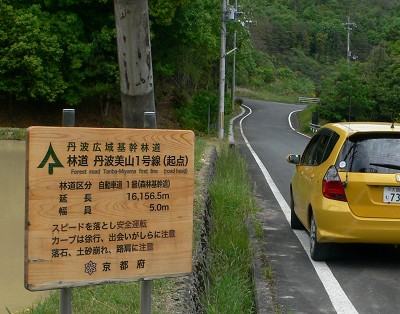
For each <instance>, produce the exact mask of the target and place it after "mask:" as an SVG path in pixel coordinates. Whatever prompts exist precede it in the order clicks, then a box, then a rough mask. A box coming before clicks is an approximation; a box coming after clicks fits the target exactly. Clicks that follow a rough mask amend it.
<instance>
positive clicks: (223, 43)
mask: <svg viewBox="0 0 400 314" xmlns="http://www.w3.org/2000/svg"><path fill="white" fill-rule="evenodd" d="M225 51H226V0H222V14H221V56H220V66H219V117H218V138H220V139H223V138H224V114H225V62H226V58H225V57H226V55H225Z"/></svg>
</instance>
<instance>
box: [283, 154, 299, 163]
mask: <svg viewBox="0 0 400 314" xmlns="http://www.w3.org/2000/svg"><path fill="white" fill-rule="evenodd" d="M286 160H287V162H288V163H290V164H295V165H298V164H299V163H300V155H294V154H290V155H288V156H287V157H286Z"/></svg>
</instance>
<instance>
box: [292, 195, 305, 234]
mask: <svg viewBox="0 0 400 314" xmlns="http://www.w3.org/2000/svg"><path fill="white" fill-rule="evenodd" d="M290 227H291V228H292V229H294V230H301V229H304V226H303V224H302V223H301V221H300V219H299V217H297V215H296V213H295V211H294V200H293V195H292V193H290Z"/></svg>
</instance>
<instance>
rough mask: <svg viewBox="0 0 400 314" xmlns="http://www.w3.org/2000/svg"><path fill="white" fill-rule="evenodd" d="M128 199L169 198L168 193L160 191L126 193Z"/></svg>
mask: <svg viewBox="0 0 400 314" xmlns="http://www.w3.org/2000/svg"><path fill="white" fill-rule="evenodd" d="M126 195H127V197H128V201H143V200H169V194H168V193H162V192H140V193H136V192H135V193H126Z"/></svg>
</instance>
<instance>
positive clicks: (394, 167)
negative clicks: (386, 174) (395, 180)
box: [370, 162, 400, 170]
mask: <svg viewBox="0 0 400 314" xmlns="http://www.w3.org/2000/svg"><path fill="white" fill-rule="evenodd" d="M370 165H371V166H378V167H384V168H388V169H395V170H400V166H399V165H393V164H381V163H374V162H373V163H370Z"/></svg>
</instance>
